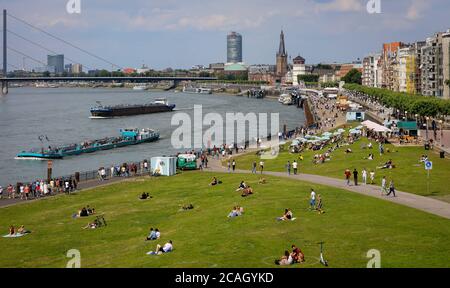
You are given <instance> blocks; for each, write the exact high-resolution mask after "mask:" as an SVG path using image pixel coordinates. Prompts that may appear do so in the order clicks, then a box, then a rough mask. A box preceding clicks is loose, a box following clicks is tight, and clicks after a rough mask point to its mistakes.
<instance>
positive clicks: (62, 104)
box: [0, 88, 305, 187]
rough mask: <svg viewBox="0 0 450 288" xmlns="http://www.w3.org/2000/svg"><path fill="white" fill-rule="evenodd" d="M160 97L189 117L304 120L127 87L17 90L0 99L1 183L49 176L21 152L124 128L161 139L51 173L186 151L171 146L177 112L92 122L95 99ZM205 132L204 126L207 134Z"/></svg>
mask: <svg viewBox="0 0 450 288" xmlns="http://www.w3.org/2000/svg"><path fill="white" fill-rule="evenodd" d="M156 98H167V99H168V100H169V102H170V103H174V104H176V105H177V108H176V110H178V111H179V112H185V113H187V114H189V115H193V111H194V110H193V107H194V105H202V106H203V116H204V115H206V114H207V113H210V112H215V113H218V114H220V115H222V117H223V118H224V119H225V114H226V113H238V112H242V113H244V114H246V113H249V112H254V113H279V114H280V126H283V125H284V124H286V125H287V127H288V129H294V128H295V127H299V126H301V125H303V123H304V121H305V120H304V119H305V117H304V113H303V111H302V110H300V109H297V108H296V107H294V106H283V105H281V104H279V103H278V102H277V101H276V100H270V99H249V98H246V97H235V96H229V95H214V94H212V95H203V94H185V93H181V92H180V93H174V92H154V91H132V90H131V89H125V88H114V89H106V88H99V89H88V88H57V89H52V88H49V89H45V88H14V89H10V91H9V94H8V95H6V96H0V185H2V186H3V187H5V186H6V185H8V184H9V183H15V182H18V181H30V180H33V179H36V178H41V177H45V175H46V173H47V172H46V171H47V162H46V161H36V160H16V159H14V158H15V156H16V155H17V153H19V152H21V151H24V150H29V149H31V148H39V147H41V146H42V145H43V144H44V145H45V146H48V145H61V144H70V143H78V142H82V141H84V140H89V139H100V138H103V137H111V136H117V135H119V129H120V128H131V127H136V128H146V127H148V128H153V129H155V130H158V131H159V132H160V134H161V139H160V140H159V141H157V142H154V143H145V144H141V145H136V146H128V147H123V148H118V149H113V150H108V151H99V152H96V153H93V154H84V155H80V156H73V157H66V158H64V159H63V160H55V161H54V163H53V175H54V176H63V175H70V174H72V173H74V172H76V171H90V170H95V169H97V168H98V167H101V166H105V167H108V166H111V165H112V164H119V163H123V162H129V161H141V160H143V159H150V158H151V157H153V156H162V155H173V154H175V153H177V152H182V151H179V150H177V149H174V148H173V147H172V145H171V135H172V131H173V130H174V129H176V128H177V127H178V126H171V119H172V116H173V115H174V114H175V113H177V111H174V112H171V113H159V114H147V115H137V116H130V117H121V118H114V119H90V118H89V116H90V113H89V109H90V108H91V107H93V106H95V105H96V101H101V103H102V104H104V105H115V104H135V103H147V102H152V101H154V100H155V99H156ZM192 119H193V117H192ZM269 119H270V116H269ZM197 128H198V127H196V129H197ZM207 128H208V127H206V126H205V127H203V131H205V130H206V129H207ZM280 128H281V127H280ZM40 135H46V136H47V137H48V139H49V140H50V142H46V141H45V142H44V143H43V144H42V143H41V141H40V140H39V136H40Z"/></svg>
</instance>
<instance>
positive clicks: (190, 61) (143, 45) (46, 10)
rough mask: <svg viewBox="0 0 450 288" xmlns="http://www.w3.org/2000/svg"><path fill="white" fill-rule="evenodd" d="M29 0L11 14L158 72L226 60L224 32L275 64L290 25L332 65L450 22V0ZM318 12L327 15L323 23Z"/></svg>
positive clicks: (81, 57) (312, 52)
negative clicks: (376, 6)
mask: <svg viewBox="0 0 450 288" xmlns="http://www.w3.org/2000/svg"><path fill="white" fill-rule="evenodd" d="M23 2H24V1H16V2H14V3H8V2H6V1H0V3H1V4H2V7H3V8H4V9H8V12H9V13H10V14H12V15H15V16H17V17H20V18H22V19H26V20H27V21H28V22H30V23H32V24H34V25H36V26H37V27H39V28H42V29H45V30H46V31H49V32H51V33H53V34H55V35H57V36H60V37H62V38H64V39H66V40H69V41H70V42H72V43H74V44H77V45H79V46H81V47H84V48H86V49H87V50H88V51H90V52H93V53H95V54H97V55H102V56H104V58H106V59H108V60H110V61H112V62H114V63H117V64H118V65H120V66H122V67H140V66H142V64H146V65H148V66H149V67H150V68H153V69H164V68H167V67H172V68H190V67H191V66H192V65H195V64H209V63H216V62H226V60H227V55H226V51H227V50H226V41H225V40H224V39H225V37H226V35H227V34H228V33H229V32H231V31H236V32H238V33H240V34H241V35H242V36H243V38H244V39H245V40H244V41H243V54H245V55H246V56H245V59H244V61H245V62H246V63H247V64H270V63H273V62H274V60H273V58H274V54H275V52H276V51H277V50H278V49H277V47H278V44H279V43H278V35H279V32H280V30H281V29H283V30H284V32H285V35H286V46H287V47H286V50H287V51H288V53H289V55H292V57H295V56H296V55H299V54H300V55H302V56H304V57H305V58H306V59H308V63H324V62H350V61H352V60H355V59H356V58H361V59H362V58H363V57H364V56H365V55H366V54H367V53H369V52H376V51H379V50H380V47H381V44H382V43H384V42H392V41H402V42H405V43H408V42H414V41H419V40H423V39H426V38H427V37H429V36H430V35H432V34H434V33H436V32H439V31H445V30H446V29H448V28H449V26H450V23H448V20H447V18H448V17H447V18H446V17H445V14H446V12H448V11H449V8H450V3H448V2H447V1H443V0H431V1H426V2H425V1H417V0H399V1H395V3H391V2H392V1H383V0H382V1H381V3H382V13H381V14H369V13H368V12H367V11H366V3H367V1H366V0H299V1H290V0H286V1H280V2H276V3H275V2H273V1H262V3H261V1H258V3H256V2H255V1H246V3H239V5H231V3H230V4H227V3H222V2H218V1H212V2H208V3H207V4H205V5H200V4H201V3H200V2H201V1H193V2H195V3H196V4H195V3H190V5H186V3H183V2H180V1H152V3H147V2H146V1H140V0H136V1H131V2H130V3H127V6H126V7H125V5H124V4H121V3H120V2H119V1H108V3H107V4H106V2H105V1H83V0H81V13H80V14H69V13H68V12H67V11H66V1H55V0H46V1H39V3H35V2H33V3H27V7H29V8H30V9H27V10H24V9H20V7H21V5H24V3H23ZM61 2H62V3H61ZM197 4H198V5H197ZM257 4H259V5H257ZM30 6H33V7H30ZM50 7H52V9H50ZM230 7H239V8H240V9H238V11H235V10H236V9H234V10H233V9H230ZM318 17H319V19H322V20H321V21H317V19H318ZM111 19H113V20H114V21H111ZM429 19H433V21H428V20H429ZM313 23H315V24H316V25H312V24H313ZM355 23H358V24H357V25H355ZM8 24H9V25H8V29H10V30H12V31H13V32H15V33H18V34H20V35H23V36H25V37H26V38H27V39H30V40H32V41H36V42H39V43H45V45H47V47H48V48H51V49H52V50H55V51H56V52H58V53H61V54H64V55H66V56H68V57H69V58H71V59H74V60H76V62H79V63H81V64H83V66H85V67H87V68H88V67H93V68H106V69H111V67H108V65H107V64H105V63H102V62H101V61H98V60H97V59H93V58H92V57H89V56H86V55H85V54H82V53H81V52H79V51H77V50H75V49H73V48H71V47H67V46H64V45H61V44H59V43H56V41H51V39H50V40H47V39H46V38H45V37H42V36H41V35H39V34H38V33H36V32H35V31H33V30H30V29H29V28H28V27H26V26H24V25H23V24H22V23H20V22H17V21H15V20H14V19H9V22H8ZM8 41H9V43H10V44H9V45H11V46H13V47H20V49H21V51H23V52H24V53H26V54H27V55H30V56H33V57H35V58H37V59H39V60H41V61H44V62H45V58H46V55H47V54H48V53H47V51H45V50H41V49H37V48H36V47H33V46H32V45H29V44H27V42H24V41H23V40H21V39H19V38H17V37H15V36H14V35H9V39H8ZM349 48H351V49H349ZM9 62H10V63H11V64H13V65H15V66H18V67H22V65H23V57H21V56H20V55H15V54H14V53H11V52H9ZM25 66H26V68H28V69H30V68H32V67H35V66H40V65H39V64H38V63H34V62H33V61H32V60H30V59H26V63H25Z"/></svg>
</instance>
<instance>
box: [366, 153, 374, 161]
mask: <svg viewBox="0 0 450 288" xmlns="http://www.w3.org/2000/svg"><path fill="white" fill-rule="evenodd" d="M367 160H369V161H372V160H373V154H372V153H370V154H369V157H367Z"/></svg>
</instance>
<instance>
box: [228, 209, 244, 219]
mask: <svg viewBox="0 0 450 288" xmlns="http://www.w3.org/2000/svg"><path fill="white" fill-rule="evenodd" d="M242 214H244V208H243V207H240V206H236V207H233V210H232V211H231V212H230V214H228V218H234V217H238V216H242Z"/></svg>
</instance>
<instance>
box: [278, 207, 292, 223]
mask: <svg viewBox="0 0 450 288" xmlns="http://www.w3.org/2000/svg"><path fill="white" fill-rule="evenodd" d="M292 218H293V214H292V211H291V209H284V214H283V216H281V217H278V218H277V220H278V221H291V220H292Z"/></svg>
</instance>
